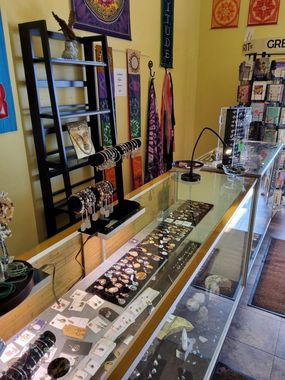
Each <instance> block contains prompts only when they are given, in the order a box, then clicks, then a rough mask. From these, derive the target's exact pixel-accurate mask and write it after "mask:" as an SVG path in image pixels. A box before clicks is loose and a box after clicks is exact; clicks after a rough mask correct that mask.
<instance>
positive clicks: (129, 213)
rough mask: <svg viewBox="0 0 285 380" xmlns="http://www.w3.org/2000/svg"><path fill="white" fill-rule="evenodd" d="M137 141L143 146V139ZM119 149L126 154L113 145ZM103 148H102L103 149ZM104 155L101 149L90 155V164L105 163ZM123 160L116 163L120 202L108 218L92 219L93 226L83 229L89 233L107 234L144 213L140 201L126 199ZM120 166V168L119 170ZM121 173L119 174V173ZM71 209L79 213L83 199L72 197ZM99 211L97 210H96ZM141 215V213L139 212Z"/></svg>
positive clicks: (116, 147) (115, 147)
mask: <svg viewBox="0 0 285 380" xmlns="http://www.w3.org/2000/svg"><path fill="white" fill-rule="evenodd" d="M135 140H136V142H137V147H140V146H141V141H140V140H139V139H135ZM113 148H114V149H117V150H118V152H119V154H120V156H123V155H124V151H123V150H122V148H121V146H120V145H115V146H114V147H113ZM102 150H103V148H102V149H101V151H102ZM104 162H105V161H104V155H102V154H100V151H99V152H97V153H95V154H93V155H92V156H90V157H89V164H90V165H91V166H94V167H98V166H100V165H102V164H104ZM121 165H122V161H121V159H120V161H119V162H117V165H116V186H117V196H118V203H117V204H116V205H115V206H114V211H113V212H112V213H111V214H110V216H109V217H108V218H106V217H104V218H102V219H98V220H96V221H92V220H90V221H91V228H88V229H86V230H85V231H81V230H79V231H80V232H83V233H86V234H88V235H97V234H101V235H106V237H107V235H108V234H110V233H111V232H114V231H115V230H116V229H117V228H119V227H120V226H121V225H122V224H124V223H125V222H126V221H127V220H128V219H130V218H132V217H133V216H135V215H136V214H138V213H143V210H144V208H143V207H141V206H140V204H139V203H138V202H135V201H130V200H128V199H124V189H123V179H122V171H121ZM118 168H119V170H117V169H118ZM118 173H119V174H118ZM90 189H91V190H92V191H94V193H95V196H96V198H99V196H100V195H99V194H97V193H96V192H97V190H96V188H95V187H94V188H92V187H90ZM68 204H69V209H70V210H71V211H73V212H76V213H79V212H80V210H81V207H82V204H81V201H80V200H79V199H78V197H76V196H75V197H70V199H69V201H68ZM96 211H97V210H96ZM139 215H140V214H139Z"/></svg>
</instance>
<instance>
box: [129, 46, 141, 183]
mask: <svg viewBox="0 0 285 380" xmlns="http://www.w3.org/2000/svg"><path fill="white" fill-rule="evenodd" d="M140 55H141V53H140V52H139V51H137V50H131V49H128V50H127V66H128V97H129V126H130V138H131V139H134V138H140V137H141V79H140ZM131 164H132V175H133V189H136V188H138V187H140V186H141V185H142V184H143V182H142V156H141V151H140V149H139V150H138V151H136V152H134V154H133V155H132V157H131Z"/></svg>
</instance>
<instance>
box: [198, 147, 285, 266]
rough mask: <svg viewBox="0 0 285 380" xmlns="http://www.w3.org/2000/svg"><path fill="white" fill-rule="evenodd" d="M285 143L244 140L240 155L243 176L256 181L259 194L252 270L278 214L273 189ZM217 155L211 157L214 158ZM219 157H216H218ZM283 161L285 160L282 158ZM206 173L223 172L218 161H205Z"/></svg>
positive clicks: (256, 196) (256, 206)
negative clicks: (271, 223) (271, 222)
mask: <svg viewBox="0 0 285 380" xmlns="http://www.w3.org/2000/svg"><path fill="white" fill-rule="evenodd" d="M282 151H283V145H282V144H275V143H267V142H262V141H245V142H244V146H243V151H242V152H241V154H240V165H242V166H243V168H244V172H243V176H245V177H253V178H256V179H257V185H256V192H255V196H254V213H253V215H254V217H253V220H252V224H253V240H252V247H251V257H250V265H249V268H251V267H252V265H253V262H254V259H255V257H256V255H257V253H258V251H259V248H260V246H261V244H262V241H263V237H264V236H265V233H266V231H267V228H268V226H269V223H270V221H271V219H272V216H273V214H274V212H275V208H274V188H275V179H276V178H275V175H276V171H277V169H278V168H279V161H280V160H281V159H282V158H280V157H281V154H282ZM215 155H216V154H211V156H212V157H213V156H215ZM216 156H217V155H216ZM283 160H284V158H283ZM202 161H203V162H204V164H205V166H204V167H203V170H206V171H211V172H212V171H215V172H222V171H221V170H218V169H217V168H216V167H217V164H218V163H219V162H218V161H211V162H209V161H208V160H204V159H203V157H202ZM247 225H248V220H247V219H246V218H243V219H242V220H241V222H240V223H239V225H238V226H237V228H238V229H239V230H241V231H244V230H245V228H246V226H247Z"/></svg>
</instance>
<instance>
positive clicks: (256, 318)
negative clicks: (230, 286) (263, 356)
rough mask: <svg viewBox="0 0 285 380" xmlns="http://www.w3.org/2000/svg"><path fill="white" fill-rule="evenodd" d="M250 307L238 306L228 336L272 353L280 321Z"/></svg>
mask: <svg viewBox="0 0 285 380" xmlns="http://www.w3.org/2000/svg"><path fill="white" fill-rule="evenodd" d="M264 314H265V315H262V314H261V313H260V314H258V313H256V312H255V311H253V310H252V309H251V308H246V309H245V308H238V309H237V312H236V314H235V316H234V318H233V321H232V324H231V327H230V330H229V332H228V336H229V337H231V338H233V339H237V340H238V341H240V342H242V343H245V344H248V345H250V346H252V347H255V348H258V349H259V350H263V351H265V352H268V353H269V354H272V355H274V353H275V348H276V343H277V338H278V332H279V324H280V322H279V321H277V323H276V321H275V320H274V319H273V318H271V317H268V316H267V315H266V313H264Z"/></svg>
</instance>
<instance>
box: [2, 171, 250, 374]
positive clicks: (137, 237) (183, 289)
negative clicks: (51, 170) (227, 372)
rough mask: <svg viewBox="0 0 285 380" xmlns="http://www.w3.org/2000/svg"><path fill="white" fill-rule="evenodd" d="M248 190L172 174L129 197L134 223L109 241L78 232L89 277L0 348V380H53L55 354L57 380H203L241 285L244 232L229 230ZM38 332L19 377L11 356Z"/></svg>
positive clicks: (246, 205) (243, 212)
mask: <svg viewBox="0 0 285 380" xmlns="http://www.w3.org/2000/svg"><path fill="white" fill-rule="evenodd" d="M255 186H256V180H255V179H253V178H240V179H236V180H235V181H233V180H232V179H229V178H228V177H227V176H225V175H220V174H217V173H206V172H204V173H202V179H201V182H199V183H195V184H191V183H185V182H182V181H181V179H180V173H178V172H177V173H168V174H167V175H165V176H162V177H161V178H160V179H158V180H157V181H154V182H153V184H151V185H150V186H146V187H144V189H143V190H142V191H140V192H139V191H138V192H137V193H136V194H135V195H134V196H133V197H132V198H131V200H135V201H137V202H138V203H140V205H141V206H142V207H144V208H145V210H146V211H145V213H144V214H143V215H142V216H140V217H139V218H138V219H137V220H136V221H135V222H133V223H132V224H131V225H129V226H126V227H125V228H124V229H122V230H121V231H119V232H118V233H116V235H115V236H114V237H112V238H111V239H109V240H100V239H99V238H98V237H86V236H84V235H83V241H84V258H85V265H86V268H87V270H86V271H87V273H88V272H90V273H89V274H88V275H87V276H86V277H85V278H84V279H82V280H80V281H78V282H77V283H76V285H74V286H73V287H72V288H71V289H70V290H69V291H68V292H66V293H65V294H63V295H62V297H61V300H60V304H57V303H55V304H53V305H52V306H50V307H48V308H47V309H46V310H44V311H43V312H42V313H41V314H40V315H38V316H37V317H36V319H34V320H33V321H31V323H29V324H28V325H26V326H25V327H24V328H23V329H22V330H21V331H19V332H18V334H17V335H16V336H14V337H12V338H11V339H10V340H9V341H8V342H7V346H6V348H5V349H4V351H3V353H2V355H1V357H0V370H1V371H4V373H5V375H3V379H8V378H9V377H7V371H9V369H10V372H11V368H12V370H13V371H14V372H17V371H18V377H17V379H25V378H33V379H49V378H50V376H49V375H48V373H49V374H51V373H52V376H53V377H54V378H56V376H55V372H54V371H55V369H54V368H55V365H59V364H60V361H59V358H62V363H61V364H62V366H64V365H65V363H66V360H67V362H68V363H69V365H68V366H65V367H66V368H67V367H68V368H67V372H66V374H64V373H63V372H62V378H63V379H79V378H80V379H90V378H96V379H116V380H117V379H123V378H125V379H127V378H128V377H131V378H142V379H147V378H154V379H156V378H157V379H158V378H164V377H163V376H168V377H170V378H173V379H176V378H177V379H182V378H183V376H184V375H185V376H186V375H187V374H188V372H189V373H191V376H192V377H189V376H190V375H189V376H188V375H187V376H188V377H185V376H184V378H187V379H188V378H189V379H190V378H193V379H202V378H204V376H208V375H209V374H210V373H211V371H212V369H213V366H214V363H215V360H216V358H217V355H218V352H219V350H220V347H221V344H222V341H223V339H224V336H225V334H226V331H227V329H228V327H229V324H230V321H231V318H232V316H233V314H234V311H235V307H236V305H237V302H238V300H239V297H240V295H241V292H242V288H243V285H244V281H245V279H246V273H247V267H246V265H247V263H248V257H249V254H250V252H249V250H248V247H249V246H250V245H251V244H250V243H251V239H252V236H251V234H250V232H249V233H248V232H247V231H248V230H249V231H250V228H246V226H245V229H244V231H240V230H238V229H237V226H238V224H239V223H240V222H241V221H243V220H244V218H246V217H247V216H248V218H247V220H248V224H249V223H250V220H251V218H252V211H253V207H252V206H253V202H252V200H253V195H254V190H255ZM250 214H251V216H249V215H250ZM247 227H248V226H247ZM58 254H59V255H60V254H61V252H58ZM101 257H102V258H106V259H105V260H104V261H103V262H102V263H101ZM94 262H96V265H94ZM94 266H95V267H96V268H95V269H93V268H94ZM92 267H93V268H92ZM91 268H92V269H93V270H91ZM19 317H20V316H19ZM34 317H35V315H34ZM46 331H50V332H51V333H52V334H53V335H52V336H54V337H55V343H54V345H53V346H52V347H49V349H47V351H46V352H45V355H44V356H43V357H42V356H41V359H40V360H39V362H37V363H34V364H33V365H32V370H31V368H30V372H31V375H29V376H30V377H27V376H26V377H24V376H25V374H23V371H22V369H21V368H19V365H18V364H17V363H21V360H20V359H19V358H21V357H22V356H23V355H24V353H23V351H26V350H27V349H28V348H29V347H33V342H35V341H36V339H38V338H39V337H40V335H41V334H43V333H44V332H46ZM39 356H40V355H39ZM55 359H57V360H56V361H55ZM17 366H18V367H17ZM136 366H137V368H136ZM51 368H52V372H51ZM170 370H171V372H169V371H170ZM181 371H182V372H181ZM170 373H171V376H170ZM165 374H168V375H165ZM5 376H6V377H5ZM150 376H151V377H150ZM205 378H207V377H205ZM1 379H2V378H1Z"/></svg>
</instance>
